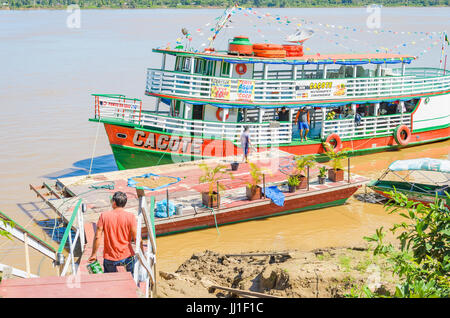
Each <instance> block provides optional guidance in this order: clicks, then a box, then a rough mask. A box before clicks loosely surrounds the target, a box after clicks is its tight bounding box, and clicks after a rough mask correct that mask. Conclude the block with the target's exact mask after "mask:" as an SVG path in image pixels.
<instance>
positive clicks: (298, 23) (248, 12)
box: [167, 5, 450, 57]
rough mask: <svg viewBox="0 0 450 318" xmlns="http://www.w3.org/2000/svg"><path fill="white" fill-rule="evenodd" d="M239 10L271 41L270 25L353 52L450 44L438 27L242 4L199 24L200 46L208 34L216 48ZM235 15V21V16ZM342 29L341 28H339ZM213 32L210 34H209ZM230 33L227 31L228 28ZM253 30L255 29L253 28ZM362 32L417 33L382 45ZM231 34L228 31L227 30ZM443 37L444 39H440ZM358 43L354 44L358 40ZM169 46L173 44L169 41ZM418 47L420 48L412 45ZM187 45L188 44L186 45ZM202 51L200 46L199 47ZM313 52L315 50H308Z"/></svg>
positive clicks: (425, 48)
mask: <svg viewBox="0 0 450 318" xmlns="http://www.w3.org/2000/svg"><path fill="white" fill-rule="evenodd" d="M238 13H240V14H241V16H242V17H243V18H244V19H246V20H248V22H250V28H251V27H253V34H254V35H253V36H257V37H259V38H260V41H264V42H268V41H269V40H268V39H267V38H271V36H272V34H267V32H265V31H266V30H267V29H268V28H270V30H271V33H272V30H275V31H276V32H278V33H284V34H283V35H281V36H280V37H279V38H280V40H282V39H284V38H285V36H286V35H288V34H291V33H292V32H293V30H296V31H298V30H299V28H305V29H308V28H309V29H312V30H314V32H315V37H318V38H319V39H321V40H324V41H327V42H328V43H330V44H332V45H336V46H338V47H341V48H344V49H345V50H346V51H349V52H351V53H356V52H361V49H362V48H366V49H368V50H370V51H372V52H373V51H375V52H384V53H393V52H396V53H397V52H398V53H399V54H401V51H402V50H404V49H406V48H407V49H408V50H409V53H410V54H411V55H413V53H414V51H415V52H418V53H417V57H419V56H422V55H424V54H425V53H427V52H430V51H432V49H433V47H434V46H436V45H437V44H439V43H440V42H442V46H443V47H444V43H445V44H446V45H447V46H449V45H450V41H449V39H448V36H447V33H446V32H436V31H397V30H390V29H375V30H373V29H367V28H361V27H356V26H351V25H342V24H329V23H320V22H315V21H311V20H307V19H304V18H301V17H288V16H286V15H279V14H274V13H270V12H262V11H261V10H259V9H258V10H255V9H253V8H243V7H240V6H238V5H235V6H233V7H231V8H228V9H226V10H225V11H224V12H223V13H222V15H220V16H219V17H217V18H215V25H214V26H212V25H211V23H206V24H205V25H204V27H201V28H198V27H197V28H195V32H194V35H195V39H198V40H199V41H200V43H201V44H200V43H198V46H199V47H200V48H202V47H203V48H204V47H205V46H207V45H206V43H205V42H206V41H205V39H203V40H202V39H201V37H203V36H205V35H206V36H207V42H209V46H207V47H209V48H212V45H213V43H214V41H215V40H216V39H217V38H218V36H219V34H221V32H222V31H223V30H226V29H231V28H233V24H235V22H236V21H235V18H237V16H238ZM232 17H235V18H233V21H232V20H231V18H232ZM336 31H338V32H336ZM208 33H210V35H209V36H208V35H207V34H208ZM225 33H227V32H225ZM249 33H251V32H249ZM358 33H359V34H361V33H366V34H370V35H373V36H380V37H383V39H384V37H387V36H390V37H393V39H395V37H396V36H402V37H409V36H413V37H414V39H411V40H409V41H405V42H402V43H398V44H394V45H391V46H390V47H384V46H378V45H377V42H379V41H374V40H373V39H371V38H368V37H365V36H361V35H357V36H354V35H353V34H355V35H356V34H358ZM227 34H228V33H227ZM193 37H194V36H193V35H189V37H188V41H189V43H190V42H192V41H193ZM439 40H440V41H439ZM226 41H227V42H226V43H228V39H226ZM386 42H389V43H391V42H392V39H390V38H387V40H386ZM175 43H176V45H177V47H179V46H180V44H181V39H180V38H178V39H176V41H175ZM355 43H356V44H357V45H354V44H355ZM167 46H168V47H169V45H167ZM410 47H411V48H414V47H417V49H411V48H410ZM185 49H187V48H185ZM442 49H443V48H442ZM305 50H306V51H311V48H310V47H307V46H305ZM196 51H198V50H196ZM308 54H311V53H308Z"/></svg>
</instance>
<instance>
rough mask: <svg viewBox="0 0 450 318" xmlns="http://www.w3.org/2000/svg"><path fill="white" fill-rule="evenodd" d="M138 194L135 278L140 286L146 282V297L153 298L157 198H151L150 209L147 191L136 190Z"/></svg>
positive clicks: (154, 286) (154, 289)
mask: <svg viewBox="0 0 450 318" xmlns="http://www.w3.org/2000/svg"><path fill="white" fill-rule="evenodd" d="M136 193H137V196H138V198H139V210H138V217H137V223H138V224H137V231H136V248H135V249H136V253H135V254H136V263H135V265H134V271H133V278H134V281H135V282H136V285H138V286H139V283H140V282H141V280H144V282H145V297H149V296H150V297H151V296H152V295H153V291H154V292H156V233H155V231H154V222H153V218H152V217H151V215H154V209H155V197H153V196H152V197H151V199H150V200H151V201H150V208H149V207H148V205H147V201H146V199H145V191H144V190H140V189H136ZM150 213H151V214H150ZM143 227H144V228H146V229H147V249H146V250H145V252H144V251H143V250H142V248H141V242H142V240H143V238H142V228H143ZM142 245H143V244H142ZM141 269H142V271H143V272H145V273H146V275H145V276H146V277H140V276H141V275H140V273H141V272H142V271H141Z"/></svg>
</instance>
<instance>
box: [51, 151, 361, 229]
mask: <svg viewBox="0 0 450 318" xmlns="http://www.w3.org/2000/svg"><path fill="white" fill-rule="evenodd" d="M249 160H250V162H252V163H255V164H256V165H258V166H259V167H260V168H261V169H262V170H263V171H266V173H265V175H264V181H265V182H264V185H263V184H260V186H261V187H263V186H265V187H269V186H274V185H275V186H277V188H278V189H280V190H281V192H283V194H284V196H285V200H284V205H283V206H278V205H276V204H274V203H273V202H272V201H271V200H270V199H268V198H264V197H263V198H261V199H258V200H252V201H250V200H248V199H247V197H246V184H247V183H249V182H251V175H250V167H249V164H248V163H240V164H239V168H238V170H237V171H231V166H230V163H231V162H234V161H235V158H231V157H226V158H214V159H205V160H197V161H189V162H184V163H177V164H167V165H160V166H151V167H146V168H137V169H129V170H121V171H113V172H107V173H99V174H94V175H91V176H89V177H88V176H77V177H68V178H61V179H57V181H56V185H55V187H56V188H57V189H58V190H59V191H61V192H62V193H65V194H66V197H61V198H59V199H52V200H49V201H50V202H51V205H53V206H54V207H55V208H56V209H57V210H58V211H59V213H60V215H61V216H62V217H63V218H65V219H68V218H70V215H71V213H72V210H73V206H74V205H75V202H76V201H77V200H79V199H80V198H81V199H82V200H83V203H85V204H86V206H87V210H86V212H84V221H85V222H97V220H98V218H99V216H100V214H101V213H102V212H104V211H107V210H110V209H111V203H110V199H111V197H112V195H113V194H114V192H116V191H122V192H125V193H126V194H127V197H128V202H127V205H126V207H125V208H126V210H127V211H129V212H132V213H134V214H136V215H137V213H138V207H139V200H138V197H137V193H136V188H133V187H129V186H128V179H129V178H133V177H137V176H142V175H145V174H149V173H153V174H157V175H160V176H170V177H179V178H180V179H181V180H180V181H179V182H176V183H174V184H172V185H169V186H168V187H164V188H161V189H159V190H155V191H149V190H146V191H145V195H146V196H147V197H150V196H154V197H155V200H156V202H159V201H161V200H166V199H167V196H168V198H169V201H171V202H173V203H174V204H175V205H182V213H181V214H174V215H172V216H170V217H166V218H157V217H156V218H155V228H156V235H166V234H172V233H178V232H184V231H189V230H195V229H202V228H208V227H214V226H219V225H224V224H231V223H236V222H242V221H248V220H254V219H258V218H265V217H271V216H277V215H283V214H289V213H295V212H301V211H306V210H312V209H318V208H323V207H329V206H336V205H341V204H344V203H345V202H346V200H347V199H348V198H349V197H350V196H351V195H353V193H355V192H356V191H357V189H358V188H359V187H361V186H362V185H363V184H365V183H366V182H368V181H369V180H368V179H366V178H365V177H362V176H359V175H355V174H351V175H348V173H346V178H345V180H344V181H340V182H331V181H330V180H327V181H326V183H325V184H319V183H318V181H317V173H318V169H311V171H310V181H309V187H308V188H307V189H302V190H297V191H296V192H294V193H289V192H288V185H287V178H288V174H287V173H286V167H288V166H289V165H291V166H292V164H293V162H294V161H293V160H294V157H293V155H291V154H289V153H286V152H282V151H279V150H273V151H268V152H262V153H255V154H254V155H253V156H251V157H250V158H249ZM199 163H205V164H207V165H208V166H212V167H213V166H215V165H218V164H224V165H226V166H227V167H228V170H229V172H230V173H232V174H233V177H234V178H224V179H222V180H220V181H219V182H220V184H221V185H223V186H224V187H225V190H224V191H223V192H221V199H220V205H219V207H215V208H213V209H211V208H208V207H206V206H204V205H203V204H202V197H201V192H203V191H207V190H208V186H209V185H208V184H207V183H200V182H199V177H200V176H201V175H202V170H201V169H200V168H199Z"/></svg>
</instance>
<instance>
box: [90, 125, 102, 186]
mask: <svg viewBox="0 0 450 318" xmlns="http://www.w3.org/2000/svg"><path fill="white" fill-rule="evenodd" d="M99 130H100V121H98V124H97V132H96V134H95V140H94V147H93V148H92V156H91V164H90V167H89V173H88V177H90V176H91V172H92V164H93V163H94V153H95V148H96V147H97V139H98V131H99Z"/></svg>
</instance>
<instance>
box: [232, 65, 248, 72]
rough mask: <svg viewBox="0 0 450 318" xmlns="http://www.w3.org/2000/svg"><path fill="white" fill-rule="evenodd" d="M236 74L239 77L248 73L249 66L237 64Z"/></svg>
mask: <svg viewBox="0 0 450 318" xmlns="http://www.w3.org/2000/svg"><path fill="white" fill-rule="evenodd" d="M235 69H236V73H238V74H239V75H244V74H245V73H246V72H247V65H245V64H236V67H235Z"/></svg>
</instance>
